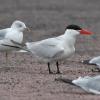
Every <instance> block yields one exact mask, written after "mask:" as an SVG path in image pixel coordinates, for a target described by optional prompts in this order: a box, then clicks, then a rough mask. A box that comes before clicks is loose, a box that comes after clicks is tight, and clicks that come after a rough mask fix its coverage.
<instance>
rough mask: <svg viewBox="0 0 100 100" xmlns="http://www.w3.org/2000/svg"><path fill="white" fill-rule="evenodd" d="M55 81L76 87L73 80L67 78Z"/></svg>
mask: <svg viewBox="0 0 100 100" xmlns="http://www.w3.org/2000/svg"><path fill="white" fill-rule="evenodd" d="M55 81H61V82H64V83H68V84H71V85H75V84H73V83H72V80H71V79H65V78H61V77H59V78H56V79H55Z"/></svg>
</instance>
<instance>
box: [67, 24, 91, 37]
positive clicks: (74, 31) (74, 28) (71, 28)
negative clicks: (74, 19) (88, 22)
mask: <svg viewBox="0 0 100 100" xmlns="http://www.w3.org/2000/svg"><path fill="white" fill-rule="evenodd" d="M66 32H67V33H68V34H70V35H74V36H76V35H79V34H84V35H91V34H92V32H90V31H87V30H85V29H82V28H81V27H80V26H78V25H73V24H72V25H68V26H67V27H66Z"/></svg>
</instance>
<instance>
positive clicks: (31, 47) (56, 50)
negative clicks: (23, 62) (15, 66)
mask: <svg viewBox="0 0 100 100" xmlns="http://www.w3.org/2000/svg"><path fill="white" fill-rule="evenodd" d="M79 34H85V35H90V34H92V32H89V31H87V30H85V29H82V28H81V27H79V26H77V25H68V26H67V27H66V30H65V33H64V34H63V35H60V36H58V37H54V38H48V39H45V40H42V41H37V42H27V43H26V50H28V51H29V52H31V53H32V54H34V55H36V56H37V57H39V58H40V59H42V60H44V61H45V62H47V63H48V70H49V73H50V74H51V73H53V72H52V71H51V69H50V63H52V62H56V66H57V73H60V70H59V64H58V61H60V60H63V59H66V58H68V57H70V56H71V55H73V53H74V52H75V47H74V44H75V41H76V36H77V35H79ZM15 44H17V43H15ZM19 47H20V48H22V47H21V45H20V46H19ZM22 49H25V48H22Z"/></svg>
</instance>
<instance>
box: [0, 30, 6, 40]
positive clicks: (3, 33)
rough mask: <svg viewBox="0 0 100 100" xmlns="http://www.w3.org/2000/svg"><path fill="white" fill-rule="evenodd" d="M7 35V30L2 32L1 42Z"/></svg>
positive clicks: (0, 34) (0, 35)
mask: <svg viewBox="0 0 100 100" xmlns="http://www.w3.org/2000/svg"><path fill="white" fill-rule="evenodd" d="M6 34H7V29H2V30H0V40H2V39H4V38H5V36H6Z"/></svg>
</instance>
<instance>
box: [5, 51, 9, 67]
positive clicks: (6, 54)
mask: <svg viewBox="0 0 100 100" xmlns="http://www.w3.org/2000/svg"><path fill="white" fill-rule="evenodd" d="M5 57H6V65H7V66H8V52H6V53H5Z"/></svg>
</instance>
